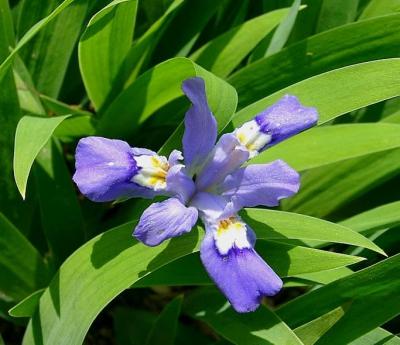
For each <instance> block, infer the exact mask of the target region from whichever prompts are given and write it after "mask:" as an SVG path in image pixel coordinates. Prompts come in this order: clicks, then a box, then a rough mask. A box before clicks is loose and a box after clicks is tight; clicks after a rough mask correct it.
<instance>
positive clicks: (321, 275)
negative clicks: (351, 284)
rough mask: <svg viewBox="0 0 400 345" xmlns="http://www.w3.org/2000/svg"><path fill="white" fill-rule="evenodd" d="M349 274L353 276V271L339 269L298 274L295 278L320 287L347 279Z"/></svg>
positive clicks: (343, 268)
mask: <svg viewBox="0 0 400 345" xmlns="http://www.w3.org/2000/svg"><path fill="white" fill-rule="evenodd" d="M350 274H353V271H352V270H351V269H350V268H348V267H339V268H334V269H332V270H326V271H319V272H311V273H305V274H299V275H296V278H300V279H305V280H308V281H311V282H314V283H317V284H321V285H326V284H329V283H332V282H333V281H335V280H338V279H340V278H343V277H347V276H348V275H350Z"/></svg>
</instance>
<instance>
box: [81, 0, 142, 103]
mask: <svg viewBox="0 0 400 345" xmlns="http://www.w3.org/2000/svg"><path fill="white" fill-rule="evenodd" d="M137 5H138V2H137V0H114V1H113V2H111V3H110V4H109V5H107V6H106V7H104V8H103V9H102V10H100V11H99V12H97V13H96V14H95V15H94V16H93V17H92V19H91V20H90V21H89V24H88V26H87V28H86V30H85V32H84V33H83V35H82V37H81V39H80V41H79V46H78V47H79V48H78V52H79V66H80V70H81V75H82V79H83V82H84V84H85V88H86V91H87V93H88V96H89V98H90V100H91V101H92V103H93V104H94V107H95V108H96V109H99V108H100V107H101V106H102V105H103V104H104V102H105V101H106V100H107V99H109V98H108V97H109V96H110V92H111V90H112V89H113V88H117V89H120V88H121V87H122V85H123V83H124V80H123V78H122V76H121V75H118V73H119V71H120V69H121V67H122V65H123V62H124V59H125V57H126V55H127V53H128V51H129V49H130V47H131V44H132V39H133V30H134V27H135V19H136V11H137Z"/></svg>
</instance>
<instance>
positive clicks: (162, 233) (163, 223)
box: [133, 198, 198, 246]
mask: <svg viewBox="0 0 400 345" xmlns="http://www.w3.org/2000/svg"><path fill="white" fill-rule="evenodd" d="M197 217H198V212H197V210H196V209H195V208H194V207H186V206H185V205H183V204H182V203H181V202H180V201H179V200H178V199H176V198H170V199H167V200H165V201H162V202H156V203H154V204H151V205H150V206H149V207H148V208H147V209H146V210H145V211H144V212H143V214H142V216H141V217H140V220H139V223H138V225H137V226H136V228H135V231H134V233H133V236H135V237H136V238H137V239H138V240H139V241H141V242H143V243H144V244H146V245H148V246H157V245H159V244H160V243H161V242H163V241H165V240H167V239H169V238H172V237H177V236H180V235H182V234H184V233H186V232H189V231H190V230H191V229H192V227H193V226H194V225H195V224H196V221H197Z"/></svg>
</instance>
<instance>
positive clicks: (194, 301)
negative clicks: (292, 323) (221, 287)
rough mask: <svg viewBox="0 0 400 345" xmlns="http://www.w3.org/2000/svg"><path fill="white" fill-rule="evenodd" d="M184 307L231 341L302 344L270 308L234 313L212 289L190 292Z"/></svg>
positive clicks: (238, 342)
mask: <svg viewBox="0 0 400 345" xmlns="http://www.w3.org/2000/svg"><path fill="white" fill-rule="evenodd" d="M183 310H184V312H185V313H186V314H189V315H190V316H192V317H194V318H196V319H198V320H201V321H203V322H205V323H207V324H208V325H209V326H210V327H211V328H213V329H214V330H215V331H216V332H217V333H218V334H219V335H221V336H222V337H224V338H225V339H227V340H229V341H230V342H232V343H233V344H237V345H247V344H248V345H254V344H259V345H270V344H293V345H295V344H298V345H299V344H303V343H302V342H301V341H300V339H299V338H298V337H297V336H296V335H295V333H294V332H293V331H292V330H291V329H290V328H289V327H288V326H287V325H286V324H285V323H284V322H283V321H282V320H281V319H279V317H278V316H277V315H276V314H275V313H274V312H273V311H271V310H269V309H268V308H266V307H264V306H261V307H260V308H259V309H257V310H256V311H255V312H253V313H244V314H239V313H236V312H235V311H234V310H233V309H232V308H230V307H229V303H228V302H227V301H226V299H225V297H224V296H223V295H222V294H221V292H219V291H217V290H216V289H215V288H204V289H200V290H197V291H195V292H194V293H193V294H192V295H189V296H188V298H186V299H185V303H184V309H183Z"/></svg>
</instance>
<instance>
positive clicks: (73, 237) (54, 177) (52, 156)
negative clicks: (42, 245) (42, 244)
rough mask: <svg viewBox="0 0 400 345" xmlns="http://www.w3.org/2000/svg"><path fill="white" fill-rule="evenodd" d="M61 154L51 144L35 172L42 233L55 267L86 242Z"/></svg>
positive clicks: (55, 144)
mask: <svg viewBox="0 0 400 345" xmlns="http://www.w3.org/2000/svg"><path fill="white" fill-rule="evenodd" d="M62 152H63V151H62V148H61V145H59V143H58V142H57V141H55V140H50V141H48V142H47V143H46V144H45V145H44V146H43V148H42V150H41V151H40V152H39V154H38V155H37V165H36V166H35V170H34V176H35V182H36V186H37V196H38V200H39V205H40V214H41V221H42V226H43V231H44V234H45V235H46V239H47V242H48V245H49V249H50V252H51V259H52V260H53V264H55V266H56V267H58V266H60V265H61V264H62V263H63V261H64V260H65V259H66V258H67V257H68V256H69V255H70V254H71V253H72V252H73V251H74V250H75V249H77V248H78V247H79V246H80V245H81V244H82V243H84V240H85V224H84V220H83V216H82V212H81V209H80V206H79V203H78V199H77V196H76V192H75V188H74V186H73V183H72V179H71V175H70V173H69V170H68V167H67V165H66V164H65V161H64V157H63V154H62ZM66 210H67V211H66Z"/></svg>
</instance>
